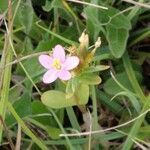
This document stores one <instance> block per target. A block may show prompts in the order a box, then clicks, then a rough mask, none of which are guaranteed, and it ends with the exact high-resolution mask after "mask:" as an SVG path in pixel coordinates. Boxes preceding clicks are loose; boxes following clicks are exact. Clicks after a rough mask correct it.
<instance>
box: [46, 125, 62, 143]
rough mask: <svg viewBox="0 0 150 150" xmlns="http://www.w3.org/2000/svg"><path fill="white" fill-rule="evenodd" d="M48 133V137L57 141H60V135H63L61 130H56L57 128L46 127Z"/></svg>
mask: <svg viewBox="0 0 150 150" xmlns="http://www.w3.org/2000/svg"><path fill="white" fill-rule="evenodd" d="M46 131H47V133H48V135H49V136H50V137H51V138H52V139H54V140H56V139H60V136H59V135H60V134H61V133H62V132H61V130H60V129H59V128H55V127H51V126H46Z"/></svg>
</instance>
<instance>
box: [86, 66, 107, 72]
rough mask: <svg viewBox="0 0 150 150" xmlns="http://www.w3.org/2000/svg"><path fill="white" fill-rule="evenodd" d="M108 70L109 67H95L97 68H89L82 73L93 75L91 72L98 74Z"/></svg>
mask: <svg viewBox="0 0 150 150" xmlns="http://www.w3.org/2000/svg"><path fill="white" fill-rule="evenodd" d="M108 68H110V66H107V65H97V66H90V67H88V68H86V69H84V73H93V72H99V71H103V70H106V69H108Z"/></svg>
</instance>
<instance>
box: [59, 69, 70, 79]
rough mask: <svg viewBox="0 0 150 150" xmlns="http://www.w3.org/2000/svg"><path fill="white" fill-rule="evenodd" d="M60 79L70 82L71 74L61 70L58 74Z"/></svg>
mask: <svg viewBox="0 0 150 150" xmlns="http://www.w3.org/2000/svg"><path fill="white" fill-rule="evenodd" d="M58 77H59V78H60V79H61V80H69V79H71V73H70V72H69V71H67V70H61V71H60V72H59V73H58Z"/></svg>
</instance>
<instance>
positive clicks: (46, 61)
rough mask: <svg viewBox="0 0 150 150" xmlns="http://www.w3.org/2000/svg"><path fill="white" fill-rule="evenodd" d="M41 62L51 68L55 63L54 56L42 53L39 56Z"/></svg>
mask: <svg viewBox="0 0 150 150" xmlns="http://www.w3.org/2000/svg"><path fill="white" fill-rule="evenodd" d="M39 62H40V64H41V65H42V66H43V67H45V68H46V69H50V68H51V65H52V63H53V58H52V57H50V56H48V55H40V56H39Z"/></svg>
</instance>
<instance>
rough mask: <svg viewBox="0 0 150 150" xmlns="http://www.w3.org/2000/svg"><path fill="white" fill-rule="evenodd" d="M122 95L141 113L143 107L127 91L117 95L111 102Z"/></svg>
mask: <svg viewBox="0 0 150 150" xmlns="http://www.w3.org/2000/svg"><path fill="white" fill-rule="evenodd" d="M120 95H123V96H126V97H128V98H129V101H130V102H131V103H132V105H133V107H134V108H135V110H136V111H137V112H138V113H139V112H140V111H141V106H140V103H139V101H138V100H137V98H136V97H135V96H134V95H133V94H131V93H130V92H126V91H122V92H120V93H118V94H116V95H115V96H114V97H113V98H112V99H111V100H113V99H114V98H116V97H117V96H120Z"/></svg>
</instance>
